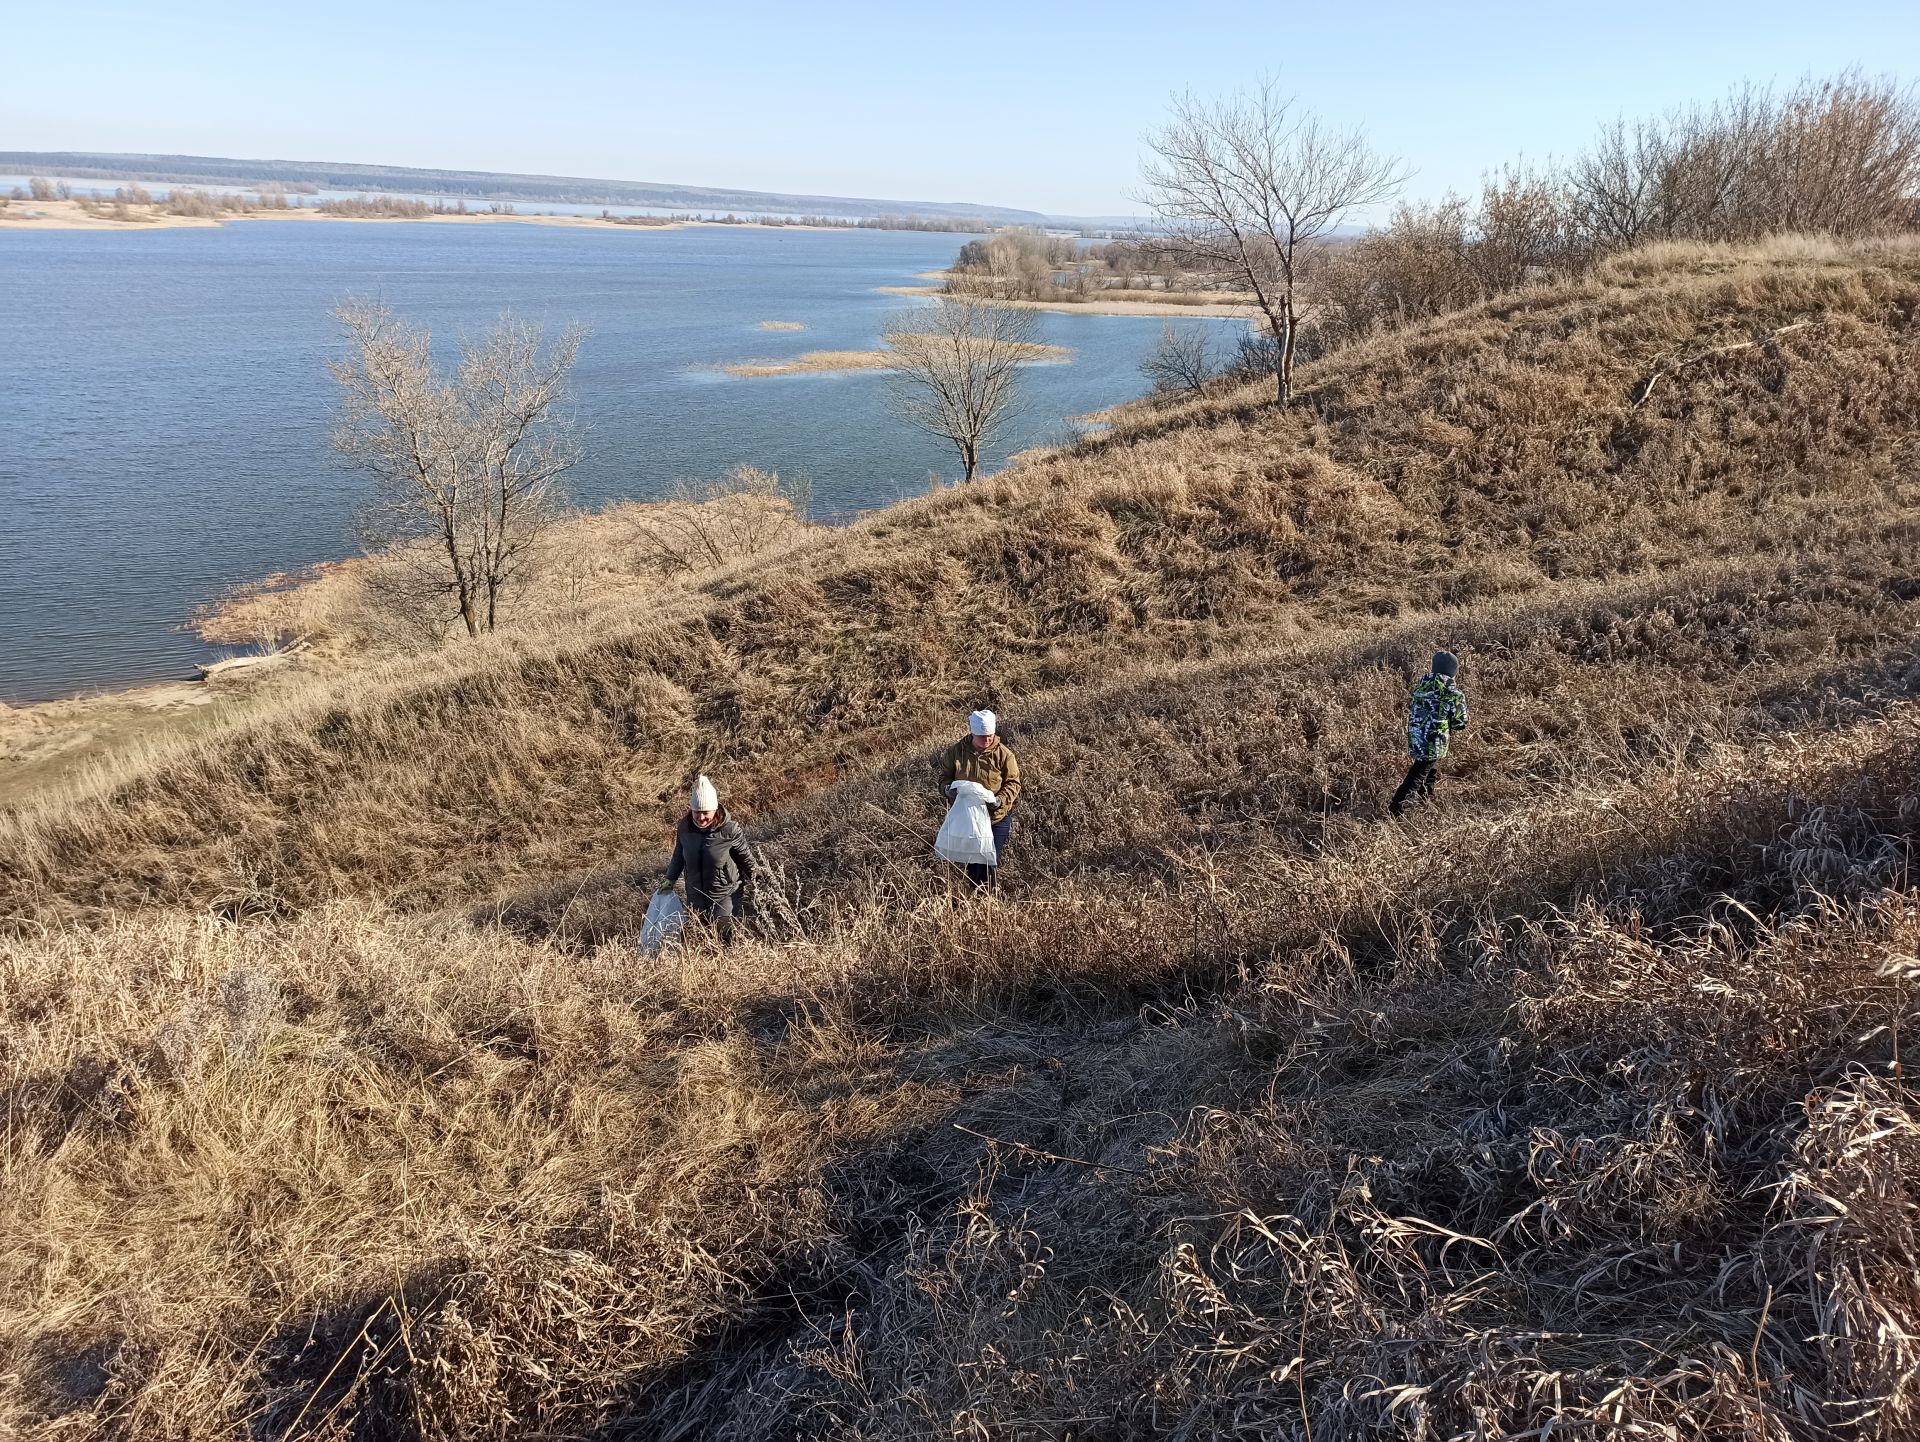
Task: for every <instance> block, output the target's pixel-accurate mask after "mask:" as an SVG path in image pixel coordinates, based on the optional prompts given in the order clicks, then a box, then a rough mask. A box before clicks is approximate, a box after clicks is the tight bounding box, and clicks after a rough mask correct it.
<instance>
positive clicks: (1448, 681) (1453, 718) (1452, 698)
mask: <svg viewBox="0 0 1920 1442" xmlns="http://www.w3.org/2000/svg"><path fill="white" fill-rule="evenodd" d="M1459 675H1460V658H1459V657H1457V656H1455V655H1454V654H1453V652H1451V651H1436V652H1434V654H1433V666H1432V668H1431V669H1430V670H1429V671H1428V672H1427V674H1426V675H1424V676H1422V677H1421V678H1420V680H1419V681H1418V682H1417V683H1416V684H1415V685H1414V688H1413V697H1412V699H1411V700H1410V701H1409V702H1408V705H1407V753H1408V754H1409V755H1410V756H1411V757H1412V758H1413V764H1412V765H1411V766H1409V767H1408V768H1407V778H1406V780H1404V781H1402V782H1401V783H1400V789H1399V790H1398V791H1396V792H1394V793H1393V800H1392V801H1391V802H1390V803H1389V804H1388V806H1387V810H1388V811H1390V812H1392V813H1393V814H1394V815H1395V816H1398V815H1399V814H1400V813H1401V812H1402V811H1404V810H1405V809H1406V805H1407V803H1408V802H1409V801H1431V800H1433V783H1434V780H1435V777H1436V773H1437V772H1438V770H1439V766H1440V763H1441V762H1442V761H1444V760H1445V759H1446V755H1447V750H1448V747H1449V745H1450V744H1451V742H1452V740H1453V736H1454V733H1455V732H1457V731H1464V730H1466V727H1467V697H1466V693H1465V692H1463V691H1462V690H1461V689H1460V686H1459V681H1458V678H1459Z"/></svg>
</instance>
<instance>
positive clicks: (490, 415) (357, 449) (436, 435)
mask: <svg viewBox="0 0 1920 1442" xmlns="http://www.w3.org/2000/svg"><path fill="white" fill-rule="evenodd" d="M337 315H338V316H339V319H340V323H341V325H342V326H343V327H344V328H345V330H346V333H347V338H348V340H349V342H350V343H351V346H352V349H351V351H350V352H349V354H348V355H347V357H346V358H345V359H344V360H340V361H335V362H333V363H332V370H333V375H334V378H335V379H336V380H338V381H339V382H340V385H341V387H342V389H343V390H344V391H345V392H346V405H345V409H344V412H343V414H342V416H341V420H340V424H339V426H338V428H337V429H336V430H335V432H334V445H335V447H336V448H337V449H338V450H339V452H340V454H341V455H342V456H343V457H345V459H346V460H347V462H348V463H349V464H350V465H353V466H355V467H357V468H359V469H360V470H363V471H365V472H366V473H367V474H368V475H370V476H371V477H372V478H373V481H374V487H375V490H374V497H373V499H372V501H371V502H370V503H369V504H368V506H367V507H366V509H365V510H364V511H363V512H362V514H361V518H360V534H361V538H362V540H363V541H364V542H366V543H367V544H368V545H369V546H372V547H376V548H392V550H393V552H394V554H396V555H400V556H404V557H408V558H412V559H414V560H415V561H417V562H418V563H419V564H420V565H421V566H422V567H423V568H424V577H423V579H424V580H425V583H426V585H427V586H428V587H429V588H430V589H431V590H432V591H433V592H434V593H436V594H438V595H440V596H441V597H443V598H444V599H445V600H448V601H451V602H452V603H453V605H454V607H455V608H456V609H457V612H458V615H459V617H460V619H461V621H462V622H463V623H464V624H465V626H466V628H467V634H468V635H469V636H477V635H479V634H480V632H481V630H482V629H483V628H484V629H485V630H488V631H491V630H493V629H495V628H496V627H497V626H498V625H499V621H500V604H501V600H502V597H503V596H504V595H505V594H506V592H507V591H508V589H509V588H510V587H512V586H514V585H515V584H516V583H517V582H519V581H521V580H523V579H524V577H525V574H526V572H527V569H528V567H529V566H530V564H531V563H532V561H533V559H534V557H535V555H536V554H537V545H538V542H539V539H540V535H541V532H542V531H543V530H544V529H545V528H546V526H547V524H548V522H550V521H551V520H552V519H553V517H554V515H555V514H556V513H557V511H558V510H559V508H560V507H561V506H562V504H563V503H564V501H565V493H564V491H563V489H562V478H563V477H564V476H565V475H566V473H567V472H568V471H569V470H571V469H572V468H573V466H574V465H575V464H576V463H577V462H578V460H579V458H580V446H579V441H578V437H577V433H576V430H575V426H574V423H573V421H572V419H571V417H570V416H568V415H566V414H565V413H564V412H563V410H562V407H563V405H564V403H565V400H566V380H567V373H568V371H569V370H571V369H572V366H573V362H574V357H575V356H576V355H578V353H579V350H580V342H581V340H582V339H583V337H584V334H585V333H584V332H583V331H582V330H581V329H580V328H578V327H571V328H569V329H568V330H567V331H566V332H565V333H564V334H563V335H561V336H560V338H559V339H558V340H557V341H555V342H554V343H553V344H552V345H551V346H547V345H545V344H544V338H543V335H542V332H541V328H540V327H539V326H537V325H533V324H530V323H528V322H525V321H520V320H516V319H514V318H513V317H512V316H502V317H501V319H500V322H499V323H498V324H497V325H496V326H495V327H494V328H493V330H492V331H491V332H489V333H488V334H487V335H486V336H484V337H483V338H481V339H480V340H478V341H473V342H467V343H463V344H462V346H461V349H460V364H459V366H458V367H457V368H456V369H455V371H454V372H453V374H452V375H450V376H449V375H444V374H443V373H442V372H441V371H440V369H439V367H437V366H436V365H435V363H434V359H433V344H432V337H431V336H430V335H429V334H428V333H427V332H426V331H425V330H422V329H418V328H415V327H413V326H409V325H407V324H405V323H404V322H401V321H399V320H396V319H395V318H394V315H393V312H392V311H390V310H388V309H387V307H385V306H384V305H380V304H378V303H377V302H372V301H349V302H347V303H345V304H343V305H342V306H341V307H340V308H339V310H338V312H337ZM423 542H430V544H422V543H423Z"/></svg>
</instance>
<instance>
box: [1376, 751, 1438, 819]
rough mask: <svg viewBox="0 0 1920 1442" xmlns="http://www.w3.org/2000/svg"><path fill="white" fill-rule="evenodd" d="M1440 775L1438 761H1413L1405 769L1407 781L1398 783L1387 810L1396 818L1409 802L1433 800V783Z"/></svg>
mask: <svg viewBox="0 0 1920 1442" xmlns="http://www.w3.org/2000/svg"><path fill="white" fill-rule="evenodd" d="M1439 774H1440V763H1439V762H1438V761H1415V762H1414V763H1413V765H1411V766H1409V767H1408V768H1407V779H1406V780H1405V781H1402V782H1401V783H1400V789H1399V790H1398V791H1396V792H1394V793H1393V800H1392V801H1390V802H1388V803H1387V810H1389V811H1391V812H1392V813H1393V814H1394V815H1395V816H1398V815H1399V814H1400V813H1401V812H1402V811H1403V810H1405V809H1406V805H1407V803H1408V802H1409V801H1431V800H1433V783H1434V781H1435V779H1436V778H1437V777H1438V776H1439Z"/></svg>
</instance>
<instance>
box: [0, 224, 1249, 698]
mask: <svg viewBox="0 0 1920 1442" xmlns="http://www.w3.org/2000/svg"><path fill="white" fill-rule="evenodd" d="M962 239H964V237H955V236H950V235H922V234H894V233H889V232H876V231H834V232H817V231H816V232H802V231H784V230H770V231H769V230H732V229H725V228H720V229H710V228H700V229H689V230H673V231H621V230H612V229H609V230H607V231H598V230H584V229H567V228H561V227H552V226H538V225H511V224H495V225H474V226H452V225H431V224H422V225H406V224H397V225H349V224H313V223H302V222H297V221H296V222H272V221H254V222H239V223H234V224H230V225H226V226H223V227H221V228H219V229H216V230H172V231H153V232H148V233H124V232H87V231H45V232H39V233H34V232H0V433H3V435H4V444H0V700H7V701H16V702H17V701H26V700H37V699H43V698H46V697H49V696H55V695H63V694H69V693H74V692H84V691H89V690H98V689H104V688H109V687H114V686H119V685H125V684H129V683H132V682H135V681H142V680H152V679H157V678H161V677H166V676H178V675H185V674H188V673H189V671H190V668H191V666H192V664H193V663H194V662H195V661H196V660H199V659H203V658H204V657H205V656H206V654H207V648H205V647H204V646H203V645H202V644H201V643H200V642H199V641H198V640H196V639H195V638H193V637H191V636H188V635H185V634H183V633H181V632H180V631H178V630H177V629H176V628H177V627H178V625H179V623H180V622H181V621H182V620H183V619H185V618H186V617H187V616H188V615H190V614H191V613H192V612H193V610H194V608H195V607H196V606H198V605H199V604H201V603H202V602H204V601H207V600H210V599H212V598H213V597H215V596H217V595H219V594H220V593H221V592H222V591H224V590H225V589H226V588H227V587H228V586H230V585H232V584H233V583H235V582H237V581H243V580H247V579H251V578H255V577H259V576H263V575H266V574H268V573H270V572H273V571H276V570H283V569H286V568H289V567H293V566H300V565H306V564H310V563H312V562H315V561H322V560H328V559H333V558H337V557H340V556H345V555H350V554H352V553H353V543H352V538H351V530H350V521H351V517H352V514H353V511H354V509H355V507H356V506H357V505H358V503H359V501H360V499H361V497H362V495H363V486H364V482H363V481H362V479H361V478H359V477H358V476H356V475H354V474H352V473H350V472H347V471H344V470H342V469H341V468H340V467H339V466H338V465H337V463H336V462H335V461H334V459H333V457H332V454H331V451H330V449H329V444H328V435H329V431H330V429H331V425H332V417H333V407H334V404H335V395H334V389H335V387H334V383H333V381H332V379H331V378H330V377H329V375H328V374H327V369H326V362H327V360H328V358H329V357H330V356H332V355H334V354H336V353H337V351H338V335H337V332H336V330H335V327H334V323H333V321H332V319H331V316H330V311H331V309H332V307H333V306H334V304H335V303H336V302H337V301H338V300H339V299H340V298H342V297H343V296H348V295H378V296H380V297H381V298H383V299H384V300H386V301H387V303H388V304H390V305H391V306H393V307H394V309H395V310H397V311H399V312H400V313H402V314H403V315H404V316H406V317H407V318H408V319H411V320H413V321H416V322H419V323H422V324H425V325H428V326H430V327H432V328H433V330H434V331H435V334H436V337H437V338H446V337H452V336H454V335H457V334H460V333H463V332H471V331H477V330H480V329H484V328H485V327H486V326H487V325H488V324H489V323H490V322H491V321H492V320H493V319H494V318H495V317H496V316H497V315H498V314H499V313H500V311H501V310H502V309H504V308H508V307H511V308H512V309H513V310H514V311H516V312H517V313H519V314H522V315H525V316H530V317H534V318H538V319H541V320H543V321H546V322H548V323H549V324H550V325H551V326H552V327H553V328H555V329H558V328H559V327H561V326H564V325H565V324H567V323H569V322H572V321H580V322H582V323H584V324H586V325H587V326H589V327H590V328H591V331H592V334H591V336H590V337H589V339H588V341H587V343H586V346H585V348H584V349H583V351H582V353H581V357H580V362H579V364H578V366H577V367H576V369H575V372H574V389H575V395H576V403H577V410H578V413H579V415H580V417H581V419H582V420H583V421H584V422H585V424H586V427H587V435H586V442H587V449H588V459H587V462H586V464H584V465H583V466H581V467H580V469H579V470H577V471H576V472H575V473H574V475H573V478H572V479H573V486H574V491H575V495H576V497H577V499H578V500H580V501H581V502H583V503H586V504H595V503H599V502H602V501H606V500H609V499H612V498H615V497H623V496H624V497H634V498H640V499H645V498H648V497H653V496H658V495H660V494H662V493H663V492H664V491H665V490H666V488H668V487H669V486H671V485H672V483H673V482H674V481H675V480H678V479H681V478H697V477H708V476H718V475H721V474H723V473H724V472H725V471H727V470H728V469H730V468H731V467H733V466H735V465H741V464H752V465H758V466H765V467H770V468H772V469H775V470H778V471H780V472H781V473H782V474H783V475H789V476H800V477H806V478H807V479H809V480H810V481H811V482H812V485H813V503H814V506H815V509H816V510H817V511H819V512H821V513H828V514H831V513H842V512H846V511H850V510H855V509H858V508H862V507H868V506H874V505H881V504H885V503H887V502H889V501H893V500H897V499H899V498H900V497H902V496H907V495H914V494H918V493H919V492H921V491H923V490H924V489H925V487H926V478H927V473H928V472H929V471H938V472H940V473H942V474H945V475H949V476H951V475H953V474H954V473H955V463H954V461H953V459H952V457H951V455H950V454H949V453H948V452H947V451H946V450H944V449H943V448H942V447H941V446H940V445H939V444H938V443H936V442H934V441H932V440H931V439H929V438H926V437H923V436H920V435H918V434H916V433H914V432H911V431H908V430H906V429H905V428H903V427H902V426H901V425H900V424H899V423H898V422H897V421H895V420H893V419H892V418H891V417H890V416H888V415H887V413H886V411H885V409H884V407H883V406H882V404H881V386H880V381H881V378H880V376H878V375H877V374H874V373H871V372H869V373H865V374H852V375H837V376H834V375H827V376H821V375H813V376H782V377H774V378H762V379H736V378H732V377H728V376H724V375H721V374H719V373H718V372H717V371H715V370H714V369H712V368H713V367H714V366H716V365H720V364H724V363H726V362H729V361H737V360H746V359H752V358H755V357H760V356H783V355H794V354H798V353H800V352H802V351H807V350H839V349H850V350H858V349H871V348H873V347H874V346H875V345H876V344H877V343H878V338H879V335H880V332H881V329H882V326H883V323H884V319H885V317H886V315H887V314H888V312H890V311H892V310H894V309H896V308H898V307H900V306H902V305H905V304H909V302H907V301H904V300H902V299H901V298H899V297H895V296H886V295H880V294H877V293H876V292H875V287H877V286H882V285H897V284H913V283H915V282H914V281H913V277H914V275H915V274H916V273H917V272H920V271H924V270H931V269H937V268H939V267H941V266H944V265H945V264H947V263H948V262H949V261H950V260H951V259H952V257H953V254H954V251H955V250H956V248H957V247H958V245H959V244H960V241H961V240H962ZM1040 319H1041V339H1043V340H1046V341H1049V342H1052V343H1054V344H1057V345H1065V346H1071V347H1072V348H1073V349H1074V351H1075V359H1074V361H1073V363H1072V364H1070V365H1047V366H1032V367H1028V368H1026V369H1025V371H1024V372H1023V375H1024V378H1025V383H1026V393H1027V397H1028V408H1027V414H1026V416H1025V419H1024V421H1023V423H1022V424H1021V426H1020V427H1019V428H1018V430H1017V432H1016V433H1015V434H1013V435H1012V436H1011V437H1010V445H1009V449H1019V448H1021V447H1024V446H1029V445H1034V444H1038V443H1042V442H1045V441H1048V440H1051V439H1055V438H1057V437H1058V436H1060V434H1061V433H1062V430H1063V427H1062V421H1063V418H1065V417H1068V416H1073V415H1079V414H1082V413H1084V412H1086V411H1089V410H1094V409H1097V408H1099V407H1101V406H1103V405H1108V404H1111V403H1113V402H1115V401H1119V400H1122V399H1125V398H1127V397H1129V396H1133V395H1137V394H1139V392H1140V391H1141V389H1142V382H1141V379H1140V375H1139V372H1138V369H1137V367H1138V365H1139V362H1140V359H1141V357H1142V356H1143V355H1144V354H1145V353H1146V351H1147V350H1148V349H1149V348H1150V347H1151V346H1152V344H1153V342H1154V340H1155V338H1156V337H1157V335H1158V333H1159V327H1160V324H1161V322H1159V321H1157V320H1149V319H1145V318H1137V317H1124V318H1122V317H1100V316H1072V315H1043V316H1042V317H1041V318H1040ZM763 320H791V321H799V322H802V323H803V324H804V325H806V327H807V329H806V330H804V331H800V332H769V331H762V330H760V329H759V328H758V326H759V323H760V322H761V321H763ZM1183 323H1184V324H1196V323H1205V322H1193V321H1187V322H1183ZM1212 324H1217V325H1220V326H1223V327H1231V326H1233V325H1234V324H1236V323H1235V322H1226V321H1221V322H1212Z"/></svg>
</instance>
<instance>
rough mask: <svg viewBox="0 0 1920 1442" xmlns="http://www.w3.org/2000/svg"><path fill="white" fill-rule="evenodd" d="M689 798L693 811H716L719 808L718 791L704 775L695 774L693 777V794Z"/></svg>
mask: <svg viewBox="0 0 1920 1442" xmlns="http://www.w3.org/2000/svg"><path fill="white" fill-rule="evenodd" d="M691 800H692V803H693V809H694V810H695V811H718V810H719V809H720V793H719V792H718V791H715V790H714V789H713V783H712V782H711V781H709V780H707V778H706V777H705V776H696V777H694V778H693V796H692V797H691Z"/></svg>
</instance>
